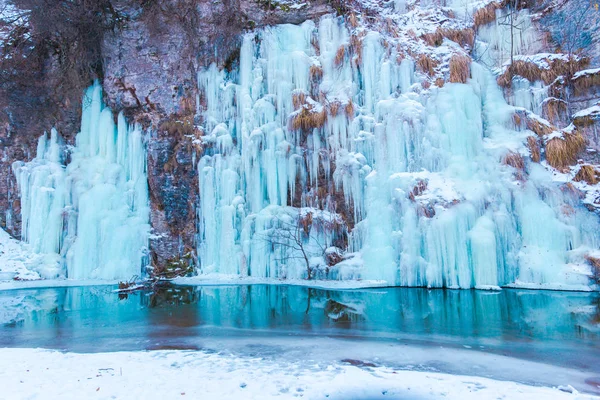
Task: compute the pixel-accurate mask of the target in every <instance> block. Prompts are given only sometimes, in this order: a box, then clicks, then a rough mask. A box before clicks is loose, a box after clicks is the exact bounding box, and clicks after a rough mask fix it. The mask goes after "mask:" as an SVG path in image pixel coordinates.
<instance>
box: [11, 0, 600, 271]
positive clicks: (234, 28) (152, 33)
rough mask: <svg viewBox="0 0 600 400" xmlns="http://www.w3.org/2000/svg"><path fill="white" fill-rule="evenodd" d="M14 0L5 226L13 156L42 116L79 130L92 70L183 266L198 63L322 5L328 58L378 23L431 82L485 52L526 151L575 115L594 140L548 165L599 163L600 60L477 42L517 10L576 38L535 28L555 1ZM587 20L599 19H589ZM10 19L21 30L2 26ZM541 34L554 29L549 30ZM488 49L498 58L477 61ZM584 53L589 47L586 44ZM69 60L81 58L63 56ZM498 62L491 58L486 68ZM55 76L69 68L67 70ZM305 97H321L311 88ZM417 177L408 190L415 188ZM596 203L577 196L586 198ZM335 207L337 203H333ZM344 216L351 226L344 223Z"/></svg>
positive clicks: (458, 76)
mask: <svg viewBox="0 0 600 400" xmlns="http://www.w3.org/2000/svg"><path fill="white" fill-rule="evenodd" d="M13 3H14V5H15V6H16V9H15V10H17V11H14V12H16V13H17V15H19V14H18V13H19V12H21V13H23V15H24V17H22V18H21V17H19V19H15V18H14V16H13V17H12V18H10V23H8V22H7V23H5V26H4V27H3V29H4V31H3V32H4V39H5V40H4V53H5V54H11V55H12V56H14V55H15V54H17V55H23V54H25V53H24V52H25V50H26V49H27V48H29V47H28V46H29V44H30V43H29V41H31V42H33V44H34V48H35V49H38V51H37V52H35V51H34V52H32V53H27V54H26V56H27V57H25V58H24V59H23V60H25V61H23V60H21V61H19V62H17V61H15V60H17V59H18V58H15V57H10V59H9V60H10V61H5V64H7V63H8V64H7V67H6V68H4V71H12V72H13V74H12V75H10V74H8V75H7V74H5V75H6V76H3V77H2V81H0V105H2V106H3V108H4V110H5V111H4V112H3V113H2V115H0V123H1V125H0V128H1V130H0V141H1V142H0V143H1V145H2V149H1V153H2V154H1V156H2V158H1V160H0V210H3V211H5V212H3V213H1V214H0V223H1V224H2V226H3V227H4V228H5V229H7V230H8V231H9V232H10V233H11V234H13V235H14V236H17V237H18V236H19V234H20V221H19V206H20V205H19V198H18V195H17V193H16V188H15V180H14V176H13V173H12V171H11V168H10V165H11V163H12V162H13V161H15V160H29V159H31V158H32V157H33V156H34V149H35V142H36V140H37V138H38V137H39V135H40V134H41V133H42V132H43V131H44V130H48V129H49V128H50V127H52V126H56V127H57V128H58V130H59V131H60V132H61V134H62V136H63V137H64V138H65V139H66V140H67V142H69V143H73V139H74V136H75V134H76V133H77V130H78V129H79V119H80V112H79V109H80V95H79V93H81V92H82V91H83V89H84V87H85V86H87V85H88V84H89V82H90V79H91V78H100V79H101V80H102V83H103V89H104V96H105V99H104V100H105V102H106V104H107V105H108V106H110V107H111V108H112V109H113V110H115V111H121V110H122V111H124V113H125V115H126V116H127V118H128V120H129V121H131V122H137V123H140V124H141V125H142V126H143V127H144V128H145V129H146V131H147V132H148V138H147V140H148V141H147V149H148V160H147V168H148V184H149V192H150V208H151V214H150V220H151V225H152V228H153V236H152V238H151V241H150V242H151V243H150V247H151V248H150V250H151V260H152V263H153V265H154V266H156V267H158V268H164V267H165V266H168V265H169V264H171V263H179V262H180V261H181V260H184V263H186V264H192V263H194V264H195V262H196V258H197V254H196V248H197V243H196V235H197V233H196V232H197V222H198V221H197V209H198V206H199V198H200V196H201V194H202V190H203V188H201V187H199V185H198V182H199V177H198V172H197V165H198V161H199V160H200V158H201V157H202V155H203V154H204V152H205V150H206V149H205V148H203V144H202V141H200V140H199V139H200V137H202V136H203V135H205V134H207V133H208V132H203V131H202V130H201V128H200V127H201V126H203V125H204V122H205V121H203V120H202V119H203V112H202V111H203V110H204V109H205V108H206V105H207V104H206V102H207V99H206V97H205V95H204V94H203V93H201V92H200V91H199V89H198V87H199V83H198V76H197V74H198V72H199V71H200V70H202V68H204V67H208V66H209V65H211V64H213V63H214V64H215V65H216V66H217V67H218V68H219V69H224V70H226V71H232V72H233V73H234V74H235V73H236V72H235V71H238V70H239V59H240V48H241V45H242V36H243V34H244V33H245V32H248V31H252V30H255V29H258V28H261V27H264V26H267V25H275V24H284V23H291V24H299V23H302V22H303V21H306V20H316V19H318V18H319V17H320V16H322V15H324V14H328V13H341V14H344V15H345V17H346V20H345V23H346V24H347V25H348V26H350V27H352V28H353V29H354V31H353V34H352V38H351V43H349V44H348V46H347V48H344V47H340V49H341V50H342V51H341V56H340V58H341V61H340V65H343V63H344V62H345V61H344V58H345V57H346V58H352V60H354V61H352V63H353V64H352V65H351V67H350V68H354V69H360V66H358V64H359V61H356V60H358V59H360V58H361V57H363V56H365V55H363V54H362V53H361V51H362V50H361V49H362V48H363V47H362V43H363V40H364V38H365V36H366V35H367V32H368V31H369V30H373V31H378V32H381V33H382V37H383V38H384V39H383V41H385V42H386V43H385V46H386V51H387V52H388V53H390V54H391V53H392V52H394V51H397V53H398V54H397V56H398V60H400V58H402V57H408V58H411V59H413V60H414V61H415V63H416V65H417V72H418V73H419V74H422V76H423V77H424V78H423V79H420V81H419V82H420V83H421V85H422V89H423V90H427V89H429V87H431V86H434V87H439V88H442V87H443V86H444V84H445V83H446V82H448V83H465V82H466V81H467V79H468V78H469V77H470V75H469V65H470V63H471V59H470V58H471V57H474V58H477V60H478V61H480V62H482V63H485V61H489V62H490V65H488V67H490V68H498V70H497V71H496V72H497V73H498V76H499V77H500V79H499V83H500V84H501V85H502V86H503V87H504V89H505V96H506V97H507V98H508V99H511V101H510V102H511V103H512V104H513V105H517V106H523V107H524V108H525V110H523V111H522V112H520V113H517V114H515V115H516V117H515V119H518V121H515V125H517V126H518V127H519V129H523V130H525V129H530V130H531V131H532V132H534V133H536V134H537V136H531V137H532V138H533V139H532V141H531V143H529V142H528V143H529V145H530V150H531V159H532V161H533V162H539V161H540V160H542V159H546V158H547V157H546V156H547V155H548V154H550V153H549V151H548V145H549V143H550V142H551V141H552V140H554V139H553V138H554V136H552V135H553V134H554V132H559V131H560V132H562V130H564V129H566V128H568V127H569V126H571V122H574V128H573V129H575V130H576V131H577V130H578V131H579V133H582V134H583V135H584V136H585V138H586V139H587V141H588V143H589V144H590V146H591V148H592V150H593V151H585V149H581V148H577V151H576V153H577V154H575V155H570V156H569V157H570V159H562V158H561V159H556V160H553V159H552V158H548V159H547V162H548V164H550V166H551V167H555V168H556V169H557V171H566V170H568V169H569V168H571V167H574V168H578V167H576V166H575V165H576V164H577V161H578V159H581V160H584V161H585V165H589V164H594V163H597V154H598V153H597V150H598V149H596V148H597V147H598V143H597V142H598V140H597V134H596V123H597V119H598V116H600V111H599V112H596V111H595V110H594V109H593V107H594V106H595V104H596V102H597V100H598V96H597V94H598V88H599V87H600V80H599V79H598V76H600V73H598V71H593V70H590V71H588V72H586V73H582V74H580V75H577V74H576V72H577V70H578V69H583V68H587V66H588V64H586V63H585V62H583V61H581V62H580V59H579V58H578V59H577V60H578V61H577V62H575V63H571V61H570V60H569V57H568V56H570V55H568V56H567V58H566V61H565V62H562V61H561V60H560V57H559V58H558V61H556V63H555V61H554V58H552V57H550V58H548V56H546V57H545V58H544V56H540V57H537V58H535V57H533V58H531V57H530V58H526V59H519V58H518V57H517V58H515V59H514V60H513V61H514V62H513V64H514V65H515V66H514V67H513V66H507V65H503V61H502V60H503V55H502V52H506V51H507V50H506V47H507V45H506V43H499V42H498V43H493V38H491V36H490V38H488V39H490V40H489V42H490V43H492V44H491V45H490V46H492V47H490V48H491V50H489V51H487V50H483V49H481V48H478V39H481V38H484V39H485V35H486V32H494V33H493V35H498V31H499V30H502V29H505V28H503V26H506V23H507V21H515V22H514V24H515V25H516V24H518V25H519V26H518V29H519V30H527V32H529V33H528V34H529V35H530V36H531V37H536V44H535V45H533V44H532V45H531V46H529V44H527V43H525V44H523V43H522V44H521V45H520V47H522V48H523V49H529V50H532V51H534V52H536V53H539V52H544V51H551V52H554V51H555V50H556V48H557V47H561V46H560V45H559V44H558V43H557V41H558V40H567V41H568V40H571V42H577V41H578V40H580V39H581V38H579V36H577V37H575V36H573V37H572V38H567V39H564V35H563V36H560V35H558V36H557V37H556V38H554V39H552V38H550V40H547V41H544V40H541V39H540V38H544V37H545V32H542V31H543V29H544V28H543V26H544V22H543V18H546V19H547V20H550V19H551V17H552V13H554V14H556V15H559V14H560V13H561V12H563V13H564V12H565V7H566V6H565V4H564V3H563V2H536V1H529V2H521V3H519V4H518V5H517V7H516V8H517V9H518V10H515V11H510V5H511V3H510V2H507V1H503V2H490V3H488V4H487V5H485V7H480V6H483V5H482V4H479V5H474V4H475V2H467V3H468V4H469V7H471V8H472V9H469V10H468V12H467V11H465V13H466V14H465V16H460V15H456V14H455V11H454V10H453V9H452V8H451V6H452V5H453V2H452V1H440V2H434V1H425V0H423V1H420V2H419V1H416V2H415V1H413V2H411V1H404V0H395V1H376V0H362V1H358V0H352V1H331V0H312V1H302V2H300V1H293V0H281V1H271V0H221V1H214V0H175V1H174V0H102V1H91V2H90V1H88V0H79V1H75V2H71V1H64V2H63V1H57V2H56V9H54V8H52V9H51V10H44V9H41V8H40V6H39V4H36V2H35V1H33V0H13V1H12V3H11V4H13ZM438 3H439V4H438ZM471 3H473V4H471ZM432 5H439V7H437V6H436V7H434V9H433V11H431V10H428V11H427V12H421V9H420V8H419V7H421V8H422V9H423V10H425V9H426V8H427V7H430V6H432ZM19 10H20V11H19ZM507 10H509V11H507ZM567 11H568V10H567ZM589 11H590V12H597V11H594V10H589ZM512 12H514V13H515V14H510V13H512ZM47 13H49V14H50V16H52V17H53V18H51V19H54V21H58V22H57V24H56V27H54V26H52V27H48V26H47V25H46V24H45V23H44V20H45V19H48V15H47ZM403 13H410V17H409V18H408V19H406V18H404V19H403V18H399V15H400V14H403ZM517 13H520V14H519V15H517ZM467 14H468V15H467ZM530 14H531V15H532V16H533V17H531V18H530ZM13 15H14V14H13ZM524 15H525V16H524ZM513 17H515V19H514V20H513ZM593 20H594V19H593ZM15 21H16V22H15ZM69 21H70V22H69ZM465 21H466V22H465ZM540 21H542V23H540ZM594 21H596V23H597V18H596V19H595V20H594ZM15 24H16V26H19V27H20V29H22V32H21V31H20V33H19V32H17V33H14V32H13V31H14V26H15ZM524 24H530V25H531V26H530V25H527V26H525V25H524ZM592 25H593V24H592ZM89 26H94V27H96V28H95V29H92V30H91V31H90V32H89V35H88V36H89V38H88V39H86V40H83V41H82V43H83V44H81V43H79V42H78V43H77V44H75V45H73V46H70V44H72V43H73V40H74V39H73V38H77V37H87V36H86V32H87V28H86V27H89ZM357 27H359V28H358V29H357ZM363 28H364V29H363ZM11 29H12V30H13V31H11ZM530 31H535V32H533V33H531V32H530ZM548 33H549V34H550V36H552V34H555V33H556V32H548ZM19 35H21V36H19ZM491 35H492V34H491ZM493 35H492V36H493ZM13 36H14V37H13ZM526 36H527V35H525V34H522V35H521V37H526ZM561 38H562V39H561ZM16 39H19V40H20V41H19V40H16ZM504 39H505V38H504ZM521 40H523V39H521ZM581 40H582V42H581V43H584V44H585V46H586V47H587V48H594V43H595V40H596V39H595V36H594V35H593V34H592V35H590V37H589V40H588V39H586V38H583V39H581ZM403 41H404V44H403V45H400V44H401V43H402V42H403ZM21 42H23V43H25V44H27V45H24V44H22V43H21ZM389 43H397V44H398V45H397V48H396V49H392V47H393V46H391V45H389ZM565 43H566V42H565ZM569 43H570V42H569ZM578 43H579V42H578ZM493 46H496V47H493ZM569 46H570V44H569ZM511 47H512V45H511ZM517 47H518V46H517ZM563 47H564V46H563ZM571 47H572V46H571ZM72 48H75V49H76V50H77V51H75V50H72ZM442 48H443V50H441V49H442ZM449 49H450V50H449ZM317 52H318V51H317ZM338 53H340V52H339V51H338ZM491 53H494V54H495V56H496V59H491V58H490V59H489V60H487V59H486V57H488V58H489V55H490V54H491ZM590 54H592V56H594V57H597V55H596V53H595V52H594V51H592V52H591V53H590ZM505 55H506V54H504V56H505ZM336 56H337V55H336ZM367 56H368V55H367ZM516 56H521V55H518V54H517V55H516ZM74 57H79V58H78V59H83V60H87V62H85V63H83V65H82V64H81V63H75V62H73V59H74ZM510 58H511V59H512V58H513V57H512V54H511V57H510ZM5 59H6V57H5ZM346 61H347V60H346ZM563 61H564V60H563ZM337 62H338V61H337V57H336V63H337ZM398 62H400V61H398ZM496 62H499V64H498V65H494V63H496ZM565 65H566V67H565ZM574 66H575V67H574ZM555 69H556V70H555ZM465 71H466V72H465ZM321 73H322V71H321ZM65 76H66V77H73V78H72V79H71V78H69V79H70V80H69V81H66V80H65V78H64V77H65ZM515 77H517V79H515ZM503 78H504V81H503V82H501V81H502V79H503ZM522 78H523V79H524V80H523V79H522ZM561 79H562V80H561ZM524 81H527V82H528V83H524ZM540 82H543V84H541V86H539V85H538V84H539V83H540ZM523 85H525V86H523ZM535 85H538V86H539V87H538V86H535ZM538 89H539V90H538ZM542 89H543V90H542ZM542 92H543V93H544V94H543V95H542V96H540V95H539V93H542ZM311 95H312V97H314V98H315V99H317V98H318V97H319V94H318V93H314V94H313V93H311ZM415 96H416V94H415ZM535 96H538V97H535ZM534 97H535V99H534V100H530V99H531V98H534ZM524 99H525V100H524ZM319 101H320V99H319ZM525 103H527V107H525ZM533 103H535V104H533ZM567 104H568V106H567ZM538 108H539V110H537V109H538ZM585 110H588V111H585ZM352 112H353V111H352ZM578 113H580V115H579V116H578V117H576V116H577V115H578ZM581 113H582V114H581ZM536 114H539V116H542V117H544V119H543V120H542V119H539V118H537V116H536ZM563 134H564V133H563ZM566 134H567V136H566V137H571V136H568V135H571V134H573V132H571V131H569V132H567V133H566ZM561 137H562V136H561ZM560 140H563V139H560ZM560 143H562V142H560ZM550 147H552V145H550ZM580 147H581V146H580ZM536 151H537V156H536ZM540 152H541V154H542V155H544V157H541V156H540ZM505 163H507V164H508V165H511V166H513V167H516V168H518V169H521V170H524V167H523V166H522V165H521V164H522V163H523V161H522V160H519V159H516V158H515V159H507V160H505ZM513 164H514V165H513ZM573 172H574V174H575V173H577V171H575V170H573ZM588 172H589V171H588ZM591 174H592V175H591V176H593V177H594V178H593V179H591V182H596V181H597V178H596V175H595V174H596V172H592V173H591ZM588 175H589V174H588ZM571 178H572V177H571ZM569 179H570V178H569ZM581 179H583V178H581ZM417 186H418V185H417ZM417 186H415V190H416V192H415V194H414V195H413V199H411V201H414V197H415V196H416V197H419V196H420V195H421V194H422V193H421V192H420V189H418V187H417ZM423 190H425V189H423ZM341 197H343V196H341ZM594 201H595V200H594V199H591V200H590V199H588V205H589V206H590V208H592V209H594V208H595V206H594V205H593V203H594ZM342 203H343V202H342V201H341V200H340V204H342ZM427 207H430V208H431V207H433V206H431V205H425V206H424V208H423V209H424V210H425V211H423V213H424V214H425V215H426V217H428V218H429V217H431V216H432V215H431V212H430V211H428V210H429V208H427ZM336 211H337V212H338V213H340V214H344V211H343V210H341V211H340V210H336ZM346 214H348V215H350V214H351V212H346ZM346 223H347V225H348V226H349V227H350V228H351V226H350V225H353V222H352V223H348V222H347V221H346Z"/></svg>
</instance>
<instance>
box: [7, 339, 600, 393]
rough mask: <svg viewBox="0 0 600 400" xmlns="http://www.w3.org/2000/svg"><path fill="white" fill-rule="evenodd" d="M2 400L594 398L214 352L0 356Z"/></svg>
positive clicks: (444, 376)
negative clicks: (33, 399) (141, 399)
mask: <svg viewBox="0 0 600 400" xmlns="http://www.w3.org/2000/svg"><path fill="white" fill-rule="evenodd" d="M0 385H1V387H2V392H1V394H0V398H11V399H21V398H36V399H54V398H60V399H80V398H95V399H114V398H117V399H119V398H128V399H131V398H147V399H154V398H156V399H158V398H161V399H162V398H171V399H172V398H182V399H185V398H202V399H220V398H230V399H253V398H257V399H258V398H259V399H264V398H270V397H277V398H280V399H286V398H297V397H304V398H308V399H321V398H323V399H325V398H328V399H348V398H354V399H364V398H369V399H379V398H382V399H386V398H394V399H431V398H440V397H443V398H446V399H497V398H511V399H532V398H535V399H592V398H595V397H593V396H589V395H582V394H578V393H577V392H576V391H574V390H572V388H570V387H568V386H567V387H563V388H562V389H563V390H572V391H573V393H567V392H565V391H562V390H559V389H557V388H549V387H536V386H527V385H522V384H519V383H514V382H510V381H495V380H491V379H486V378H479V377H470V376H460V375H447V374H440V373H433V372H420V371H402V370H393V369H391V368H385V367H370V366H368V365H366V366H364V365H363V366H362V367H357V366H353V365H349V364H347V363H341V362H332V363H329V362H323V363H318V364H313V365H308V364H306V363H297V362H285V363H280V362H277V361H274V360H269V359H264V358H259V357H247V356H241V357H240V356H233V355H227V354H217V353H207V352H201V351H154V352H122V353H97V354H74V353H60V352H57V351H50V350H39V349H0Z"/></svg>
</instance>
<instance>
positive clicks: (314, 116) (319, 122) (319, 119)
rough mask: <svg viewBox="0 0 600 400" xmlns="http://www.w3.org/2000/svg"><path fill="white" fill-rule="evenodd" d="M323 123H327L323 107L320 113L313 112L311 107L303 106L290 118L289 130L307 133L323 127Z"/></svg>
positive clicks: (325, 111)
mask: <svg viewBox="0 0 600 400" xmlns="http://www.w3.org/2000/svg"><path fill="white" fill-rule="evenodd" d="M325 122H327V110H326V109H325V108H324V107H323V109H322V110H321V111H315V110H314V108H313V107H312V106H310V105H308V104H305V105H304V106H303V107H302V109H301V110H300V111H299V112H296V113H295V114H293V115H292V117H291V118H290V128H291V129H292V130H294V131H298V130H302V131H309V130H312V129H317V128H321V127H323V125H325Z"/></svg>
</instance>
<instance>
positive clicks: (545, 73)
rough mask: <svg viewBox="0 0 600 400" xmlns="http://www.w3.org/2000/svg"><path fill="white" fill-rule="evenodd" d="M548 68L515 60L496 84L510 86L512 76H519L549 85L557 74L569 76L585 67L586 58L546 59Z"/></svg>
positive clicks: (586, 63)
mask: <svg viewBox="0 0 600 400" xmlns="http://www.w3.org/2000/svg"><path fill="white" fill-rule="evenodd" d="M546 62H547V63H548V65H549V68H548V69H546V68H540V67H539V66H538V65H537V64H535V63H533V62H530V61H526V60H516V61H515V62H513V63H512V64H511V65H509V66H508V68H507V69H506V71H504V73H503V74H502V75H500V76H499V77H498V84H499V85H500V86H502V87H510V86H511V83H512V78H513V77H514V76H517V75H518V76H521V77H523V78H525V79H527V80H528V81H530V82H535V81H540V80H541V81H543V82H544V83H545V84H546V85H550V84H551V83H552V82H554V80H555V79H556V78H557V77H559V76H567V77H571V76H573V74H574V73H575V72H577V71H579V70H582V69H584V68H586V67H587V66H588V64H589V59H588V58H585V57H584V58H576V57H570V58H569V59H568V60H567V61H565V60H561V59H556V60H552V61H551V60H546Z"/></svg>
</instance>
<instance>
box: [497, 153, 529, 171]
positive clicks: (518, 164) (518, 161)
mask: <svg viewBox="0 0 600 400" xmlns="http://www.w3.org/2000/svg"><path fill="white" fill-rule="evenodd" d="M502 164H504V165H510V166H511V167H513V168H516V169H518V170H521V171H523V170H525V160H523V156H521V155H520V154H519V153H515V152H514V151H509V152H508V153H507V154H506V155H505V156H504V158H503V159H502Z"/></svg>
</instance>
